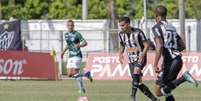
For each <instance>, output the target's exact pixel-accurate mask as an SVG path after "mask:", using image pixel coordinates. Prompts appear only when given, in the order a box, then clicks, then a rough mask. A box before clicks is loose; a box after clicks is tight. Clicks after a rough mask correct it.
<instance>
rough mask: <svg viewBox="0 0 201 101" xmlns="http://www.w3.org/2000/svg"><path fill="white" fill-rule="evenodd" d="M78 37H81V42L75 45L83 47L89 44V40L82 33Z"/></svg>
mask: <svg viewBox="0 0 201 101" xmlns="http://www.w3.org/2000/svg"><path fill="white" fill-rule="evenodd" d="M78 38H79V40H80V42H79V43H78V44H76V46H75V47H77V48H81V47H85V46H87V44H88V43H87V41H86V40H85V39H84V38H83V37H82V35H81V34H80V33H79V34H78Z"/></svg>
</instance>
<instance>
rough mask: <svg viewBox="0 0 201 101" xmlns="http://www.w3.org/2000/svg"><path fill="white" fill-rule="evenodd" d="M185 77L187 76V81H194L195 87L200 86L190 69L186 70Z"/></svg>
mask: <svg viewBox="0 0 201 101" xmlns="http://www.w3.org/2000/svg"><path fill="white" fill-rule="evenodd" d="M183 77H184V78H185V80H186V81H188V82H189V83H192V84H193V85H194V86H195V87H198V82H197V81H196V80H195V79H194V78H193V76H192V75H191V74H190V73H189V72H188V71H186V72H185V73H184V74H183Z"/></svg>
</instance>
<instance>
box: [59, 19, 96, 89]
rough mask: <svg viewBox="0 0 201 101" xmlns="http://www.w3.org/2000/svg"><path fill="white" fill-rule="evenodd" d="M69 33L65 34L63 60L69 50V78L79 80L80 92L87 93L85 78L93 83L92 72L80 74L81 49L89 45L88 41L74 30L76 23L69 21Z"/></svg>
mask: <svg viewBox="0 0 201 101" xmlns="http://www.w3.org/2000/svg"><path fill="white" fill-rule="evenodd" d="M67 28H68V32H67V33H65V41H66V44H67V45H66V47H65V49H64V51H63V52H62V54H61V57H62V58H63V55H64V53H65V52H66V51H67V50H68V51H69V52H68V62H67V71H68V76H69V77H73V78H75V79H76V80H77V82H78V86H79V88H80V90H79V92H82V93H85V92H86V89H85V87H84V84H83V80H82V78H83V77H87V78H88V79H89V80H90V81H91V82H92V81H93V79H92V76H91V73H90V71H88V72H85V73H82V72H80V65H81V63H82V51H81V49H80V48H82V47H85V46H86V45H87V42H86V40H85V39H84V38H83V37H82V35H81V34H80V33H79V32H78V31H75V30H74V22H73V21H72V20H68V21H67Z"/></svg>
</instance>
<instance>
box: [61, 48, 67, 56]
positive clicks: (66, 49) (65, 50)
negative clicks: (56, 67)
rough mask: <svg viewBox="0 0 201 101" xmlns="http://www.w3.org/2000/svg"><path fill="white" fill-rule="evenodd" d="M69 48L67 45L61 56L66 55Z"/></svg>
mask: <svg viewBox="0 0 201 101" xmlns="http://www.w3.org/2000/svg"><path fill="white" fill-rule="evenodd" d="M67 50H68V46H66V47H65V48H64V51H63V52H62V53H61V58H63V56H64V54H65V52H66V51H67Z"/></svg>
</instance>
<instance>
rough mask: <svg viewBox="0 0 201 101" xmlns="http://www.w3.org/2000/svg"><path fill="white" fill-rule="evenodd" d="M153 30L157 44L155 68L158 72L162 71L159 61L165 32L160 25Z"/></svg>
mask: <svg viewBox="0 0 201 101" xmlns="http://www.w3.org/2000/svg"><path fill="white" fill-rule="evenodd" d="M152 32H153V34H154V41H155V45H156V51H155V59H154V69H155V72H156V73H159V72H160V68H159V67H158V62H159V60H160V58H161V55H162V52H163V44H164V43H163V39H162V36H161V35H163V32H162V30H161V28H160V27H153V28H152Z"/></svg>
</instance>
